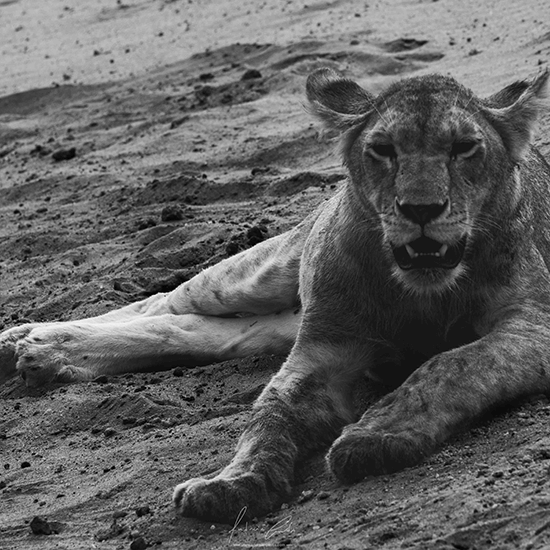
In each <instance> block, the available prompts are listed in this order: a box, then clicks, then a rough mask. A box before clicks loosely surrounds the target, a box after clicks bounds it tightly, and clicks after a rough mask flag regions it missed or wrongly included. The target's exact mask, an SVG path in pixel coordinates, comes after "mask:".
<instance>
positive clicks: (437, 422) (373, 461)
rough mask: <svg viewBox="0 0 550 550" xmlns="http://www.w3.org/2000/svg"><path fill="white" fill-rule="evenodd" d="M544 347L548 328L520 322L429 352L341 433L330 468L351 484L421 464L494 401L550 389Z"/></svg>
mask: <svg viewBox="0 0 550 550" xmlns="http://www.w3.org/2000/svg"><path fill="white" fill-rule="evenodd" d="M549 326H550V323H549ZM549 349H550V332H549V331H548V329H547V328H546V327H542V326H540V325H539V326H537V325H531V324H530V323H528V322H523V323H522V322H518V323H511V324H509V325H508V326H507V327H506V328H505V329H503V330H499V331H496V332H494V333H491V334H489V335H487V336H485V337H483V338H481V339H480V340H478V341H476V342H473V343H471V344H469V345H466V346H463V347H461V348H457V349H454V350H451V351H448V352H445V353H442V354H440V355H438V356H435V357H434V358H432V359H431V360H429V361H428V362H427V363H425V364H424V365H422V366H421V367H420V368H419V369H418V370H417V371H415V372H414V373H413V374H412V375H411V376H410V377H409V378H408V379H407V380H406V381H405V382H404V383H403V385H402V386H400V387H399V388H398V389H396V390H395V391H393V392H392V393H390V394H389V395H387V396H386V397H384V398H383V399H382V400H380V401H379V402H378V403H377V404H376V405H375V406H373V407H372V408H371V409H369V410H368V411H367V412H366V413H365V414H364V415H363V417H362V418H361V420H360V421H359V422H357V423H356V424H353V425H350V426H347V427H346V428H345V429H344V430H343V432H342V434H341V436H340V437H339V438H338V439H337V440H336V441H335V442H334V444H333V446H332V448H331V449H330V451H329V454H328V457H327V460H328V463H329V466H330V468H331V469H332V471H333V472H334V474H335V475H336V477H338V478H339V479H340V480H341V481H343V482H346V483H351V482H355V481H359V480H361V479H362V478H364V477H365V476H367V475H372V474H381V473H390V472H394V471H397V470H400V469H402V468H405V467H408V466H413V465H415V464H417V463H419V462H420V461H422V460H423V459H424V458H425V457H427V456H428V455H430V454H431V453H432V452H433V451H434V450H435V448H436V447H437V446H438V445H439V444H441V443H442V442H443V441H444V440H446V439H447V438H448V437H449V436H450V435H451V434H453V433H455V432H457V431H459V430H460V429H462V428H464V427H465V426H468V424H469V423H471V422H472V421H473V420H475V419H476V418H479V417H480V416H482V415H483V414H484V413H486V412H488V411H490V410H491V409H492V408H494V407H495V406H500V405H502V404H504V403H506V402H512V401H514V400H517V399H519V398H521V397H525V396H528V395H532V394H537V393H544V392H548V391H550V361H549V357H548V350H549Z"/></svg>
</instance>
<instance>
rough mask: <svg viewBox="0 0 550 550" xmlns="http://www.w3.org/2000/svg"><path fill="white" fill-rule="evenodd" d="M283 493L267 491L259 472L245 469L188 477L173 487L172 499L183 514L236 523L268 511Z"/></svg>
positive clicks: (274, 505)
mask: <svg viewBox="0 0 550 550" xmlns="http://www.w3.org/2000/svg"><path fill="white" fill-rule="evenodd" d="M285 497H288V495H285ZM285 497H282V496H281V495H277V494H275V493H272V492H270V491H268V489H267V486H266V482H265V480H264V479H262V477H261V476H259V475H255V474H252V473H244V474H241V475H239V476H234V477H223V476H222V475H220V476H218V477H215V478H214V479H201V478H195V479H190V480H189V481H186V482H185V483H181V484H180V485H178V486H177V487H176V488H175V490H174V496H173V500H174V504H175V505H176V508H177V510H178V512H179V513H180V514H181V515H182V516H186V517H194V518H199V519H202V520H208V521H215V522H219V523H229V524H231V525H235V523H236V522H240V521H241V520H243V521H244V520H249V519H251V518H254V517H259V516H263V515H265V514H268V513H269V512H271V511H272V510H274V509H275V508H276V507H278V506H279V505H280V504H281V503H282V502H283V501H284V500H285Z"/></svg>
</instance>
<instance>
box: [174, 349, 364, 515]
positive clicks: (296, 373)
mask: <svg viewBox="0 0 550 550" xmlns="http://www.w3.org/2000/svg"><path fill="white" fill-rule="evenodd" d="M321 346H322V345H318V346H312V348H311V349H310V350H305V349H303V348H302V349H299V351H296V350H294V351H293V353H292V354H291V355H290V357H289V358H288V360H287V362H286V363H285V364H284V365H283V367H282V368H281V371H280V372H279V373H278V374H277V375H276V376H275V377H274V378H273V379H272V380H271V382H270V384H269V385H268V386H267V387H266V388H265V390H264V392H263V393H262V395H261V396H260V397H259V399H258V401H257V402H256V404H255V406H254V411H253V416H252V419H251V421H250V423H249V425H248V427H247V429H246V431H245V432H244V434H243V435H242V437H241V439H240V441H239V443H238V446H237V450H236V455H235V457H234V459H233V460H232V462H231V463H230V464H229V465H228V466H227V467H226V468H225V469H224V470H223V471H222V472H221V473H220V474H219V475H217V476H216V477H214V478H213V479H191V480H189V481H187V482H185V483H182V484H181V485H178V486H177V487H176V489H175V492H174V502H175V504H176V506H177V508H178V510H179V511H180V513H181V514H182V515H184V516H190V517H198V518H201V519H205V520H210V521H218V522H224V523H233V522H234V521H235V519H236V518H237V517H238V516H239V517H240V516H242V517H244V518H253V517H257V516H261V515H264V514H266V513H268V512H270V511H272V510H274V509H276V508H277V507H278V506H279V505H280V504H281V503H282V502H283V501H285V500H288V498H289V497H290V493H291V487H292V484H293V482H294V468H295V465H296V462H297V461H299V460H300V459H303V458H304V457H306V456H307V455H308V454H309V453H310V452H311V451H313V450H315V449H319V448H322V447H328V445H330V443H332V441H333V440H334V438H335V437H336V436H337V434H338V433H339V431H340V429H341V428H342V426H343V425H345V424H347V423H348V422H350V421H351V420H352V419H353V411H352V410H351V406H350V402H351V399H349V393H350V390H351V386H352V385H353V380H355V378H356V372H357V369H354V365H355V364H356V363H355V362H354V361H353V359H351V358H348V357H346V354H345V352H344V351H342V350H336V349H324V350H323V349H322V347H321ZM310 351H311V353H310Z"/></svg>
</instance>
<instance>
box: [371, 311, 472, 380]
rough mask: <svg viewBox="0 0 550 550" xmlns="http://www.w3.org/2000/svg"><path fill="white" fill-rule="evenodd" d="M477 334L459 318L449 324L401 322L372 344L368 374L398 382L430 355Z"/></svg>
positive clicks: (416, 321) (452, 346) (460, 344)
mask: <svg viewBox="0 0 550 550" xmlns="http://www.w3.org/2000/svg"><path fill="white" fill-rule="evenodd" d="M477 338H478V335H477V334H476V333H475V331H474V329H473V327H472V326H471V324H469V323H467V322H463V321H458V322H456V323H454V324H452V325H450V326H445V324H444V323H441V322H437V321H432V322H429V321H423V320H418V319H416V320H411V321H409V322H406V323H401V324H400V325H399V326H398V327H397V328H394V330H393V331H389V332H388V334H385V335H384V338H383V339H381V341H380V342H379V343H378V344H377V345H376V346H375V348H376V349H375V354H374V361H373V363H372V366H371V368H370V369H369V371H370V375H371V376H372V377H373V378H375V379H378V380H380V381H382V382H384V383H387V384H390V385H398V384H401V383H402V382H403V380H405V378H407V377H408V376H409V375H410V374H411V373H412V372H413V371H414V370H416V369H417V368H418V367H419V366H420V365H422V364H423V363H425V362H426V361H427V360H428V359H430V358H431V357H434V356H435V355H437V354H439V353H442V352H444V351H447V350H450V349H453V348H456V347H459V346H462V345H464V344H468V343H470V342H472V341H474V340H476V339H477Z"/></svg>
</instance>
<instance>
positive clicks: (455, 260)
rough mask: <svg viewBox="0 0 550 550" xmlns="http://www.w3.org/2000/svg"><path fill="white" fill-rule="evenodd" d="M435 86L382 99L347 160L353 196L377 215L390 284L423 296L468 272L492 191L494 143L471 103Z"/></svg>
mask: <svg viewBox="0 0 550 550" xmlns="http://www.w3.org/2000/svg"><path fill="white" fill-rule="evenodd" d="M434 84H435V85H434ZM436 84H441V83H439V82H436V83H434V82H432V81H430V80H413V81H408V82H407V85H405V86H402V87H400V88H398V89H397V90H390V91H389V93H388V94H384V95H383V96H382V97H381V98H379V101H378V104H379V106H378V107H377V112H376V116H373V117H371V118H370V119H369V120H368V121H366V125H365V127H364V129H363V130H362V132H361V133H360V134H359V135H358V137H357V138H356V139H355V140H354V142H353V143H352V144H350V146H349V149H348V151H347V152H346V155H347V164H348V166H349V169H350V172H351V174H352V181H353V185H354V186H355V190H356V193H357V194H358V195H359V196H362V197H364V198H365V199H366V200H367V201H368V202H369V203H370V204H371V205H372V206H373V207H374V208H375V210H376V212H377V213H378V214H379V217H380V221H381V224H382V228H383V234H384V240H385V242H384V246H385V249H386V251H387V253H388V257H389V259H390V262H391V264H392V267H393V269H392V272H393V274H394V276H395V277H397V278H398V279H399V280H400V281H401V282H402V283H403V284H404V285H405V287H407V288H409V289H414V290H416V291H421V292H425V291H429V292H432V291H438V290H442V289H445V288H447V287H449V286H450V285H452V284H453V283H454V282H455V281H456V280H457V279H458V277H460V276H461V275H462V274H464V273H465V272H467V262H465V256H464V254H465V251H466V249H467V247H468V244H469V242H471V239H472V238H473V236H474V228H475V227H476V226H477V223H476V222H477V217H478V214H479V205H481V204H482V203H483V202H484V199H485V196H486V195H487V193H488V192H489V186H490V182H489V181H488V179H487V178H486V177H485V166H486V157H487V154H488V153H490V152H491V148H492V144H491V139H490V138H491V137H492V136H491V135H490V134H489V135H488V131H487V128H486V127H485V128H484V127H483V126H482V125H481V124H479V123H478V122H477V121H476V118H475V117H473V116H472V113H471V112H470V111H469V110H468V109H467V106H469V105H470V104H471V102H472V96H471V95H469V94H468V93H467V92H466V91H465V90H464V89H463V88H460V87H458V86H457V87H456V89H449V87H448V83H447V81H444V84H446V86H444V87H443V89H438V87H437V85H436Z"/></svg>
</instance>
